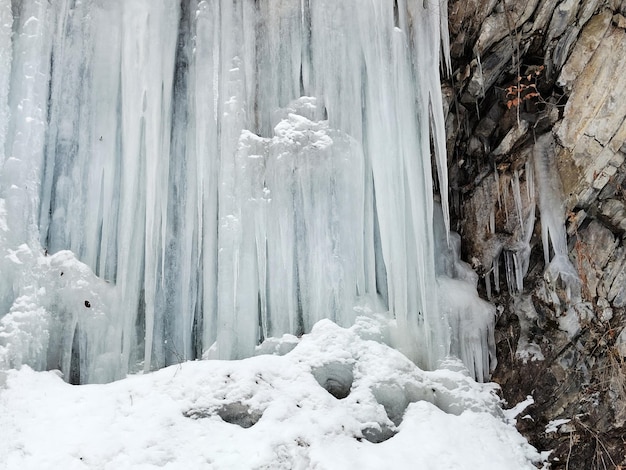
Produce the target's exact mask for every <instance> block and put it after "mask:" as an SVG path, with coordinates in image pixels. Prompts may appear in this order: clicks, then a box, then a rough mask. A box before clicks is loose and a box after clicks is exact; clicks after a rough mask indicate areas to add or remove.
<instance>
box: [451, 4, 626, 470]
mask: <svg viewBox="0 0 626 470" xmlns="http://www.w3.org/2000/svg"><path fill="white" fill-rule="evenodd" d="M449 23H450V35H451V38H450V41H451V42H450V45H451V55H452V63H453V73H452V76H450V77H448V79H447V80H446V81H445V83H444V84H443V87H444V95H445V96H446V98H447V99H446V106H447V110H448V112H447V121H446V125H447V131H448V150H449V171H450V179H451V201H452V217H453V228H455V229H456V230H457V231H459V232H460V233H461V236H462V240H463V256H464V258H465V260H466V261H468V262H470V263H471V264H472V265H473V267H474V268H475V269H476V270H477V272H478V273H479V274H480V275H481V278H482V282H481V289H482V294H483V296H485V297H489V298H490V299H491V301H492V302H493V303H495V304H496V305H497V306H498V311H499V312H501V314H500V317H499V320H498V329H497V333H496V339H497V343H498V367H497V368H496V370H495V371H494V373H493V377H492V378H493V380H494V381H496V382H498V383H500V385H501V387H502V393H503V398H504V399H505V400H507V401H508V403H509V404H510V405H511V406H512V405H514V404H516V403H518V402H520V401H522V400H524V399H525V398H526V397H527V396H532V397H533V400H534V404H533V405H532V406H530V407H529V408H528V409H527V410H526V411H525V412H524V413H523V415H524V416H521V417H520V418H518V427H519V428H520V430H521V431H522V432H523V433H524V434H525V435H526V436H527V437H528V438H529V440H530V442H531V443H532V444H533V445H535V446H537V447H538V448H539V450H551V451H552V452H551V454H550V456H549V458H548V461H549V462H550V465H551V468H555V469H558V468H567V469H595V468H598V469H604V468H607V469H608V468H620V466H626V456H625V453H626V449H625V448H626V444H625V441H626V427H625V423H626V362H625V361H626V329H625V326H626V243H625V242H626V164H625V159H626V143H625V142H626V1H624V0H563V1H555V0H524V1H522V0H450V3H449ZM538 142H539V143H538ZM557 195H558V197H557ZM559 225H560V226H561V227H562V231H563V248H562V250H563V251H565V252H566V253H565V254H566V258H568V259H569V261H567V260H565V261H563V263H565V264H567V263H568V265H569V266H571V267H572V270H573V272H575V274H574V277H576V278H577V279H576V280H575V281H572V279H569V280H568V278H567V276H566V275H565V274H564V271H566V270H567V269H566V268H564V267H563V266H564V265H565V264H560V265H558V266H556V265H555V264H554V261H552V264H551V266H552V267H551V268H550V269H546V268H547V262H550V261H551V260H554V259H555V258H558V256H557V255H558V253H559V251H560V250H561V248H559V241H558V237H557V236H556V235H555V234H556V232H559ZM550 231H551V232H552V233H551V234H550V237H552V235H555V237H552V238H550V237H548V234H549V232H550ZM546 246H548V250H547V251H545V252H544V247H546ZM555 266H556V267H555Z"/></svg>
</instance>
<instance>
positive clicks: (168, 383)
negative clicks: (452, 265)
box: [0, 317, 539, 470]
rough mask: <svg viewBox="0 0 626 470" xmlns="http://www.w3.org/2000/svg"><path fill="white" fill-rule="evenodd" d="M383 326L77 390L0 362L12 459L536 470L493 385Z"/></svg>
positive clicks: (0, 452)
mask: <svg viewBox="0 0 626 470" xmlns="http://www.w3.org/2000/svg"><path fill="white" fill-rule="evenodd" d="M380 324H381V323H379V322H377V321H375V320H373V319H367V318H365V317H359V319H358V320H357V322H356V324H355V325H354V326H353V327H351V328H349V329H344V328H340V327H338V326H337V325H335V324H334V323H332V322H330V321H328V320H323V321H321V322H319V323H318V324H316V326H315V327H314V329H313V331H312V333H311V334H308V335H305V336H303V337H302V338H301V339H296V338H294V337H290V336H285V337H284V338H283V339H282V340H280V341H274V342H273V343H265V344H264V345H263V348H264V349H263V352H267V351H269V350H274V352H276V353H279V354H273V355H270V354H263V355H258V356H255V357H252V358H249V359H244V360H240V361H196V362H186V363H183V364H180V365H178V366H171V367H168V368H165V369H162V370H159V371H157V372H154V373H150V374H145V375H137V376H130V377H128V378H126V379H124V380H120V381H117V382H113V383H109V384H105V385H82V386H72V385H69V384H67V383H65V382H64V381H63V380H62V379H61V378H60V377H59V374H58V373H55V372H54V371H52V372H34V371H33V370H32V369H30V368H28V367H27V366H24V367H22V368H21V369H20V370H19V371H17V370H9V371H0V467H1V466H2V465H5V467H3V468H7V469H20V470H25V469H115V470H118V469H125V468H132V469H140V468H144V469H148V468H180V469H205V468H206V469H261V468H264V469H341V470H345V469H385V468H394V469H446V470H450V469H481V470H488V469H494V470H496V469H497V470H503V469H532V468H535V467H534V465H533V462H537V461H539V455H538V453H537V452H536V450H535V449H534V448H532V447H531V446H530V445H529V444H528V443H527V442H526V441H525V439H524V438H523V437H522V436H521V435H520V434H519V433H518V432H517V431H516V430H515V428H514V426H513V424H512V420H511V419H509V418H507V413H506V412H504V411H503V410H502V408H501V403H500V401H499V399H498V397H497V396H496V394H495V386H494V385H493V384H479V383H477V382H475V381H474V380H473V379H471V378H470V377H469V376H468V374H467V373H465V372H464V370H463V367H462V366H461V365H460V363H458V362H455V361H450V362H449V363H448V364H447V365H448V368H446V369H440V370H437V371H434V372H424V371H422V370H420V369H419V368H417V367H416V366H415V365H414V364H413V363H412V362H410V361H409V360H408V359H406V358H405V357H404V356H403V355H402V354H400V353H399V352H397V351H395V350H394V349H391V348H389V347H388V346H386V345H385V344H384V343H383V342H382V339H383V338H384V336H385V332H384V331H382V329H381V327H380ZM294 346H295V347H294ZM280 353H283V355H280ZM509 416H510V413H509Z"/></svg>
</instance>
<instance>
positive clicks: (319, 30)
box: [0, 0, 494, 383]
mask: <svg viewBox="0 0 626 470" xmlns="http://www.w3.org/2000/svg"><path fill="white" fill-rule="evenodd" d="M446 10H447V5H446V2H445V1H444V0H441V1H440V2H431V1H429V2H421V1H420V2H415V1H407V0H396V1H394V2H392V1H383V0H342V1H337V0H182V1H175V0H55V1H53V2H48V1H47V0H13V1H10V0H0V250H1V253H0V317H2V318H1V320H0V367H18V366H19V365H21V364H29V365H31V366H32V367H35V368H38V369H46V368H48V369H61V370H62V371H63V372H64V374H65V375H66V378H67V379H68V380H71V381H73V382H76V383H78V382H80V383H85V382H104V381H110V380H114V379H116V378H119V377H122V376H123V375H125V374H126V373H128V372H133V371H138V370H141V369H143V370H146V371H149V370H153V369H156V368H160V367H163V366H165V365H169V364H172V363H177V362H180V361H182V360H187V359H196V358H222V359H231V358H241V357H246V356H250V355H253V354H254V353H255V348H256V346H257V345H258V344H260V343H261V342H263V341H264V340H265V339H266V338H269V337H276V336H280V335H282V334H284V333H291V334H296V335H297V334H302V333H304V332H308V331H310V329H311V327H312V326H313V324H314V323H315V322H317V321H318V320H320V319H323V318H329V319H331V320H333V321H334V322H336V323H338V324H339V325H344V326H347V325H350V324H352V322H353V321H354V318H355V315H357V314H360V313H363V312H365V313H367V312H374V313H381V314H386V315H387V316H388V318H389V320H390V322H391V324H392V328H391V334H390V338H389V341H390V342H391V343H392V344H393V345H394V346H395V347H397V348H398V349H400V350H401V351H403V352H404V353H405V354H407V355H408V356H409V357H410V358H411V359H413V360H414V361H416V363H418V364H419V365H421V366H423V367H428V368H433V367H436V366H437V364H438V363H439V361H441V360H442V359H444V358H445V357H446V356H448V355H450V354H453V355H457V356H459V357H461V358H462V359H463V360H464V362H465V364H466V365H467V366H468V368H469V369H470V370H471V372H472V373H473V374H474V375H475V376H476V377H477V378H479V379H483V378H485V377H486V376H488V373H489V366H490V356H491V355H492V353H493V344H492V336H493V331H492V328H493V321H494V320H493V317H494V315H493V309H492V308H491V307H490V306H489V305H487V304H486V303H483V302H482V301H481V300H480V299H479V298H478V297H477V295H476V291H475V281H476V280H475V279H474V277H475V274H474V273H472V272H471V271H470V270H469V269H468V268H467V267H464V266H463V264H462V263H460V262H459V261H458V246H457V245H458V240H457V239H456V238H454V237H450V236H449V235H448V229H447V227H448V225H449V223H448V219H447V213H448V211H447V169H446V155H445V136H444V124H443V111H442V102H441V93H440V76H439V66H440V52H439V51H440V50H441V49H442V46H441V44H442V38H443V49H444V50H446V49H447V46H446V44H447V43H446V41H447V26H446V23H447V18H446V15H447V13H446ZM443 62H444V63H446V60H444V61H443ZM431 148H432V153H433V155H434V158H433V160H432V161H434V162H435V167H436V171H435V172H436V174H437V175H438V176H437V178H438V188H439V193H440V196H439V197H440V198H441V206H442V207H443V210H442V211H441V213H442V214H443V217H441V216H436V212H437V211H439V209H438V205H437V204H435V202H434V199H433V193H434V182H433V176H432V175H433V172H434V170H433V164H432V161H431ZM435 226H437V227H438V228H437V230H435V228H434V227H435ZM452 235H454V234H452ZM436 260H437V263H436V262H435V261H436ZM438 290H445V292H444V295H441V296H438V295H437V292H438ZM490 338H491V340H490ZM491 365H493V364H491Z"/></svg>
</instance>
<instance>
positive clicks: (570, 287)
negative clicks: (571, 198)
mask: <svg viewBox="0 0 626 470" xmlns="http://www.w3.org/2000/svg"><path fill="white" fill-rule="evenodd" d="M553 156H554V138H553V137H552V134H546V135H544V136H542V137H540V138H539V139H537V142H536V143H535V147H534V149H533V159H534V166H535V172H536V173H535V174H536V177H537V182H538V183H539V209H540V210H541V227H542V230H541V237H542V241H543V252H544V260H545V263H546V276H547V278H548V279H549V280H550V282H552V283H556V282H557V279H559V278H560V279H561V281H562V282H563V284H564V285H565V288H566V290H567V291H568V292H569V293H570V298H571V299H578V298H580V279H579V277H578V274H577V273H576V269H575V268H574V266H573V265H572V263H571V262H570V260H569V257H568V249H567V233H566V231H565V224H564V222H563V220H564V216H565V208H564V203H563V196H562V194H561V187H560V184H561V182H560V179H559V175H558V173H557V172H556V169H555V167H554V163H553V161H552V159H553ZM550 247H552V250H553V252H554V256H553V257H550Z"/></svg>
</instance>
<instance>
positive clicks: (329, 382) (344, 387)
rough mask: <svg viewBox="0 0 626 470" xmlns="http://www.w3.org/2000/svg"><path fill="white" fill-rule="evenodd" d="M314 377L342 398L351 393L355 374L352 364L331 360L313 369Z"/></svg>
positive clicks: (329, 391) (330, 391)
mask: <svg viewBox="0 0 626 470" xmlns="http://www.w3.org/2000/svg"><path fill="white" fill-rule="evenodd" d="M311 372H312V374H313V377H315V380H317V383H318V384H320V385H321V386H322V387H323V388H324V389H325V390H326V391H327V392H328V393H330V394H331V395H332V396H334V397H335V398H337V399H338V400H341V399H342V398H346V397H347V396H348V395H349V394H350V389H351V388H352V382H353V381H354V375H353V374H352V364H345V363H341V362H330V363H328V364H324V365H323V366H321V367H316V368H315V369H313V370H312V371H311Z"/></svg>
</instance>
